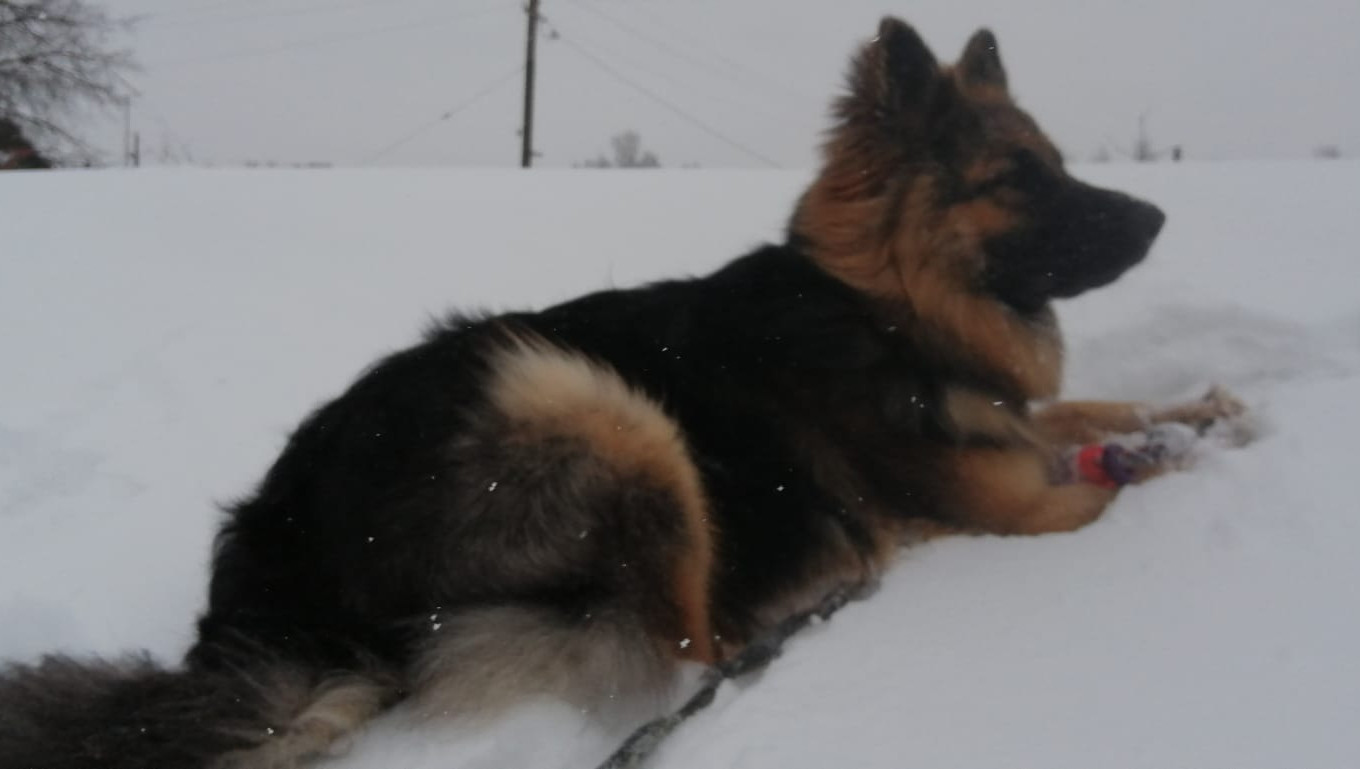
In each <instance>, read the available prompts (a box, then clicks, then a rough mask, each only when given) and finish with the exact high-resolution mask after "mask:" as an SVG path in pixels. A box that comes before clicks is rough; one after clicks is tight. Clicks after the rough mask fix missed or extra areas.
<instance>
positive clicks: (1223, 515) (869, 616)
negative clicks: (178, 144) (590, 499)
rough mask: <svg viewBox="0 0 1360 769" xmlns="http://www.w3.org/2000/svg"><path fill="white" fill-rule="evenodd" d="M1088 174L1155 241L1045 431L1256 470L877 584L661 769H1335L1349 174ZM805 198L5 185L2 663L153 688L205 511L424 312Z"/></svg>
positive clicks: (449, 183) (595, 266)
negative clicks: (1071, 423) (1088, 402)
mask: <svg viewBox="0 0 1360 769" xmlns="http://www.w3.org/2000/svg"><path fill="white" fill-rule="evenodd" d="M1081 173H1082V174H1084V175H1085V176H1087V177H1088V178H1090V179H1092V180H1093V181H1097V182H1100V183H1107V184H1111V185H1116V186H1119V187H1122V188H1125V189H1128V190H1131V191H1134V192H1136V193H1138V194H1142V195H1146V196H1147V197H1149V198H1151V199H1153V200H1155V201H1156V202H1158V203H1159V204H1160V205H1162V206H1163V208H1165V209H1166V210H1167V212H1168V214H1169V215H1170V222H1169V224H1168V226H1167V229H1166V231H1165V233H1164V235H1163V237H1162V240H1161V241H1160V242H1159V244H1158V246H1157V249H1156V251H1155V252H1154V254H1153V256H1152V257H1151V258H1150V259H1149V260H1148V262H1147V263H1146V264H1145V265H1143V266H1141V267H1139V268H1138V269H1136V270H1135V271H1133V272H1132V273H1130V274H1129V275H1128V276H1127V277H1126V278H1124V279H1123V280H1121V281H1120V282H1118V283H1116V284H1115V285H1114V286H1112V287H1110V288H1108V289H1104V290H1102V291H1099V292H1096V293H1093V294H1091V295H1088V296H1086V297H1082V298H1080V299H1077V300H1075V301H1072V302H1069V303H1066V304H1065V305H1064V306H1062V307H1061V308H1060V314H1061V316H1062V319H1063V322H1064V325H1065V328H1066V330H1067V334H1068V339H1069V348H1070V351H1071V355H1070V369H1069V376H1068V393H1069V395H1071V396H1074V397H1105V398H1137V399H1147V400H1152V401H1171V400H1176V399H1181V398H1187V397H1193V396H1196V395H1198V394H1200V393H1202V392H1203V391H1204V390H1205V389H1206V388H1207V387H1208V386H1209V385H1211V384H1214V383H1217V384H1220V385H1223V386H1225V387H1227V388H1229V389H1230V390H1231V391H1233V392H1234V393H1236V394H1237V395H1239V396H1240V397H1242V398H1243V399H1244V400H1245V401H1246V402H1247V403H1248V404H1249V406H1251V408H1252V410H1253V419H1254V424H1255V429H1256V431H1257V436H1256V440H1255V442H1253V443H1251V444H1249V445H1247V446H1244V447H1241V448H1230V447H1228V446H1226V445H1223V444H1222V443H1219V442H1210V443H1208V444H1206V445H1205V446H1201V447H1200V450H1199V451H1198V461H1197V463H1196V465H1195V466H1194V467H1193V468H1192V469H1190V470H1189V471H1187V472H1184V473H1180V474H1176V475H1172V476H1167V477H1164V478H1160V479H1157V480H1156V481H1154V482H1152V483H1149V484H1147V485H1145V486H1141V487H1137V488H1132V489H1128V490H1126V491H1125V492H1123V493H1122V494H1121V495H1120V497H1119V499H1118V500H1117V501H1116V503H1115V505H1114V506H1113V507H1112V508H1111V509H1110V510H1109V512H1108V513H1107V514H1106V515H1105V517H1104V518H1102V519H1101V520H1100V521H1098V522H1097V523H1095V524H1094V525H1092V526H1090V527H1088V528H1086V529H1084V530H1082V531H1080V532H1077V533H1075V534H1071V535H1063V536H1048V537H1043V538H1036V539H996V538H973V539H954V540H945V541H938V542H934V543H931V544H928V545H925V546H922V547H918V548H916V549H914V550H911V551H907V552H905V553H904V554H903V556H902V558H901V560H900V563H899V564H898V565H897V567H896V568H895V569H894V570H893V571H892V572H891V573H890V574H889V575H888V577H887V578H886V580H885V581H884V583H883V585H882V587H881V589H880V590H879V591H878V592H877V593H876V594H875V595H873V596H872V597H870V598H868V599H867V600H864V601H861V602H856V603H853V604H851V605H849V606H847V607H846V608H845V609H843V610H842V611H841V612H840V613H838V614H837V615H836V616H835V617H834V618H833V619H832V620H831V621H830V622H826V623H821V624H817V625H815V626H812V627H810V628H808V629H807V630H805V631H804V632H803V633H801V634H800V635H798V636H797V637H796V638H794V639H793V640H792V642H791V643H790V644H789V645H788V648H787V651H786V654H785V655H784V656H783V657H782V658H780V659H779V660H777V661H776V662H775V663H774V664H773V666H772V667H771V668H770V669H769V670H767V671H766V672H764V673H763V674H759V675H757V676H755V677H753V678H752V679H751V680H746V681H742V682H739V683H737V684H728V685H726V686H724V687H723V689H722V691H721V692H720V693H719V696H718V699H717V701H716V702H715V704H714V705H713V706H711V707H710V708H709V709H708V710H706V711H704V712H703V713H701V714H700V715H699V716H697V717H695V718H694V719H693V720H692V721H690V722H689V723H687V724H685V725H684V726H682V727H681V728H680V729H679V730H678V731H677V732H676V733H675V735H673V736H672V738H671V739H670V740H669V741H668V742H667V744H666V745H665V746H664V747H663V749H662V752H661V753H660V754H659V755H658V757H657V760H656V761H655V762H654V764H653V766H654V767H656V769H680V768H681V767H713V768H714V769H729V768H730V769H738V768H740V769H761V768H769V769H775V768H778V769H803V768H804V767H806V768H808V769H812V768H814V767H815V768H816V769H825V767H830V766H837V767H839V766H850V767H864V768H865V769H880V768H881V769H888V768H889V767H892V768H894V769H896V768H898V767H902V766H920V767H931V769H952V768H958V769H982V768H984V767H985V768H987V769H992V768H994V767H1002V766H1004V767H1008V768H1014V767H1036V768H1037V767H1043V768H1044V769H1066V768H1067V767H1072V768H1073V769H1076V768H1077V767H1080V768H1081V769H1089V767H1092V766H1101V767H1120V768H1121V769H1123V768H1130V769H1132V768H1134V767H1147V768H1148V769H1166V768H1167V767H1180V766H1186V767H1197V768H1198V769H1209V768H1211V767H1224V768H1225V769H1227V768H1228V767H1231V768H1232V769H1249V768H1251V767H1262V768H1264V767H1283V766H1290V767H1295V766H1299V767H1312V768H1316V769H1322V768H1324V767H1338V768H1340V767H1353V766H1356V765H1360V730H1357V729H1356V728H1355V724H1357V723H1360V663H1357V655H1356V653H1355V650H1356V649H1357V648H1360V611H1357V601H1356V599H1355V598H1354V596H1353V594H1352V593H1350V590H1352V589H1353V587H1354V585H1355V584H1357V582H1360V559H1357V558H1356V556H1355V553H1356V550H1357V546H1360V505H1357V504H1356V502H1355V492H1354V477H1355V473H1356V468H1357V467H1360V463H1357V461H1356V458H1357V451H1356V450H1355V448H1354V436H1356V435H1357V434H1360V408H1357V407H1356V405H1355V400H1356V398H1357V396H1360V265H1357V258H1358V257H1360V254H1357V253H1356V245H1355V244H1357V243H1360V216H1357V215H1356V210H1355V201H1356V200H1357V199H1360V164H1357V163H1354V162H1342V161H1338V162H1328V163H1321V162H1319V163H1293V164H1289V163H1240V164H1225V165H1193V164H1187V165H1180V166H1137V167H1134V166H1098V167H1090V168H1085V169H1081ZM806 179H807V175H806V174H804V173H796V172H717V171H659V172H630V173H621V172H616V173H608V172H583V171H561V172H556V171H536V172H533V173H532V174H523V173H515V172H500V171H308V172H302V171H293V172H288V171H222V170H218V171H189V170H160V171H142V172H135V173H129V172H63V173H51V174H3V175H0V212H4V213H3V219H0V238H3V240H2V241H0V242H3V246H2V247H0V328H3V333H0V658H10V659H30V658H33V657H35V656H36V655H38V654H40V653H42V652H45V651H51V650H57V649H60V650H64V651H69V652H76V653H81V654H85V653H98V654H116V653H118V652H120V651H123V650H128V649H134V648H146V649H150V650H151V651H152V652H154V653H155V654H157V655H159V656H160V657H162V658H164V659H166V660H173V659H174V658H175V657H177V656H178V655H179V654H182V653H183V652H184V650H185V649H186V648H187V647H188V645H189V643H190V642H191V640H192V621H193V619H194V615H195V613H196V612H197V610H198V608H199V607H200V605H201V603H202V600H203V595H204V581H205V574H204V568H205V564H206V560H207V555H208V548H209V543H210V540H211V536H212V532H213V529H214V526H215V524H216V522H217V520H218V514H217V512H216V511H215V509H214V507H213V503H214V502H215V501H224V500H229V499H231V498H232V497H233V496H235V495H238V494H240V493H243V492H244V491H246V490H247V489H249V488H250V486H251V484H252V483H253V482H254V481H255V480H256V479H257V478H258V477H259V475H260V474H261V473H262V471H263V470H264V468H265V467H266V466H267V464H268V463H269V461H270V460H271V459H272V457H273V455H274V453H275V452H277V450H278V449H279V448H280V446H281V445H282V441H283V439H284V437H285V435H286V433H287V431H288V430H289V429H290V428H291V426H292V425H293V424H294V423H295V422H296V421H297V420H298V419H299V418H300V417H301V416H302V415H303V413H304V412H305V411H306V410H307V409H308V408H309V407H311V406H312V405H314V404H315V403H317V402H318V401H320V400H321V399H323V398H326V397H329V396H330V395H333V394H335V393H336V392H338V391H339V390H340V389H341V388H342V387H343V386H344V385H345V384H346V382H347V381H348V380H349V379H350V378H352V377H353V376H354V374H355V373H356V372H357V371H359V370H360V369H361V368H362V367H363V366H364V365H365V364H366V363H367V362H369V361H370V360H372V359H373V358H374V357H376V356H377V355H379V354H381V353H383V352H385V351H388V350H391V349H394V348H397V347H400V346H402V345H404V344H407V343H409V342H410V341H412V340H413V339H414V338H415V336H416V334H417V332H418V330H419V328H420V327H421V326H422V325H423V324H424V323H425V322H426V321H427V320H428V318H429V317H431V316H432V315H437V314H439V313H440V312H442V311H443V310H444V309H446V308H449V307H454V306H460V307H477V306H484V307H488V308H491V309H497V308H509V307H519V306H535V305H542V304H544V303H546V302H550V301H553V300H557V299H562V298H566V297H569V296H572V295H574V294H577V293H580V292H582V291H586V290H590V289H593V288H598V287H602V286H606V285H611V284H615V285H629V284H633V283H636V282H638V281H641V280H646V279H651V278H659V277H665V276H673V275H680V274H686V273H700V272H703V271H706V270H708V269H711V268H712V267H714V266H716V265H717V264H719V263H721V262H722V261H723V260H725V259H727V258H729V257H731V256H734V255H736V254H738V253H739V252H741V251H742V250H744V249H746V248H748V247H750V246H752V245H754V244H756V243H757V242H759V241H760V240H762V239H766V238H771V237H775V236H776V235H777V234H778V232H779V230H780V228H781V226H782V224H783V220H784V217H785V216H786V214H787V212H788V210H789V207H790V205H791V204H792V201H793V200H794V199H795V197H796V195H797V194H798V192H799V188H800V186H801V185H802V184H803V183H804V182H805V181H806ZM584 534H585V533H584V532H583V536H584ZM431 622H432V623H435V624H436V627H437V623H436V620H435V619H434V618H432V619H431ZM690 672H691V673H692V672H693V671H690ZM684 688H685V686H684V685H683V684H682V685H681V687H680V692H683V690H684ZM636 715H637V717H639V718H641V717H642V716H643V715H644V714H642V713H638V714H636ZM629 725H631V724H627V723H616V724H613V725H601V724H599V723H597V721H596V720H595V719H593V718H592V717H590V716H589V715H587V714H581V713H578V712H575V711H573V710H571V709H570V708H568V707H567V706H566V705H563V704H561V703H554V702H531V703H527V704H526V705H525V706H524V707H523V708H520V709H517V710H516V711H514V712H512V713H510V714H508V715H506V716H505V717H503V718H498V719H495V720H493V721H489V722H478V723H464V724H445V723H433V722H417V721H415V720H413V719H412V717H411V716H410V715H409V714H406V713H403V712H400V711H399V712H397V713H395V714H392V715H391V716H388V717H386V718H384V719H382V720H380V721H379V722H378V723H376V724H375V725H374V726H373V728H372V729H371V730H370V731H369V732H368V733H367V734H365V735H364V736H363V737H362V738H360V739H359V740H358V741H357V743H356V744H355V745H354V746H353V749H352V750H351V752H350V753H349V754H348V755H347V756H345V757H343V758H340V759H337V760H335V761H333V762H331V763H329V764H328V765H327V767H328V769H370V768H372V769H377V768H379V767H381V768H382V769H398V768H399V767H401V768H406V767H409V768H410V769H435V768H436V767H438V769H448V767H451V766H459V767H488V768H489V767H503V766H515V767H524V768H526V769H535V768H538V767H542V768H543V769H548V768H549V767H552V768H554V769H555V768H556V767H563V768H564V769H565V768H567V767H572V768H575V767H584V768H586V769H589V768H590V767H593V766H594V765H595V763H597V762H598V761H599V760H600V759H601V758H603V757H604V756H605V755H606V754H608V753H609V752H610V751H611V750H612V749H613V747H614V746H615V745H617V743H618V742H619V741H620V740H622V738H623V737H624V736H626V733H627V727H628V726H629Z"/></svg>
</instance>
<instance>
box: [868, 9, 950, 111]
mask: <svg viewBox="0 0 1360 769" xmlns="http://www.w3.org/2000/svg"><path fill="white" fill-rule="evenodd" d="M939 74H940V65H939V63H938V62H936V60H935V55H934V54H932V53H931V52H930V49H929V48H927V47H926V44H925V41H924V40H922V39H921V36H920V35H918V34H917V33H916V30H914V29H912V28H911V27H910V26H909V25H907V24H906V23H905V22H903V21H902V20H900V19H895V18H893V17H891V16H886V17H884V18H883V21H881V22H880V23H879V25H878V36H877V37H875V38H874V39H873V40H871V41H869V42H868V43H866V44H865V45H864V47H863V48H861V49H860V51H859V54H858V55H857V56H856V57H855V60H854V64H853V65H852V66H851V70H850V101H851V103H852V104H853V105H854V106H856V107H858V108H859V109H857V110H855V111H856V112H860V111H861V110H864V111H868V110H872V114H874V115H877V116H899V115H903V114H910V113H912V112H915V111H918V110H921V109H923V108H924V107H925V106H926V105H927V104H928V103H929V100H930V96H931V95H932V93H933V92H934V90H935V87H936V85H937V82H938V80H939Z"/></svg>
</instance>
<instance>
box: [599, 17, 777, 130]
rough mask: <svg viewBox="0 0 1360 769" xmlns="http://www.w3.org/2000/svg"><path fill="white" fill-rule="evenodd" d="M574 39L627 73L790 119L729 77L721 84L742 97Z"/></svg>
mask: <svg viewBox="0 0 1360 769" xmlns="http://www.w3.org/2000/svg"><path fill="white" fill-rule="evenodd" d="M573 4H574V5H576V6H578V7H581V8H583V9H588V8H589V7H588V6H585V5H582V4H581V3H579V2H574V0H573ZM575 37H576V39H577V40H578V41H581V42H583V43H589V44H590V45H591V46H592V47H593V48H594V49H595V51H596V52H597V54H598V55H601V56H603V55H609V56H610V57H611V59H612V60H613V61H615V62H617V63H619V64H620V65H621V66H626V67H627V68H628V69H629V71H642V72H647V73H650V74H652V75H654V76H656V77H659V78H661V79H662V80H665V81H667V82H670V83H674V84H676V85H679V86H681V87H683V88H686V89H688V90H690V91H695V92H698V93H699V94H701V95H702V98H704V99H708V100H711V101H714V102H721V103H723V104H725V105H728V106H733V107H736V108H738V109H741V110H745V111H748V112H750V113H752V114H754V115H759V116H760V117H763V118H765V119H767V120H773V121H783V120H787V119H788V118H789V117H790V113H789V112H785V113H784V114H782V115H780V114H775V112H776V111H772V110H769V109H765V107H766V106H769V105H768V104H767V103H764V102H762V101H760V100H757V99H753V98H750V96H749V94H747V93H746V88H744V87H743V86H742V85H740V84H737V83H734V82H732V80H731V78H730V77H726V78H725V80H724V81H723V82H724V83H725V84H726V85H729V86H731V87H732V88H734V89H736V90H738V91H741V92H743V95H741V96H731V95H727V94H724V93H722V92H721V91H719V90H718V89H715V88H712V87H707V86H705V85H702V84H697V83H695V82H693V81H690V80H687V79H685V78H679V77H676V76H675V75H672V74H670V73H668V72H665V71H662V70H659V69H657V68H656V67H654V66H650V65H648V64H644V63H641V62H639V61H638V60H637V59H636V58H634V57H631V56H628V55H625V54H622V53H620V52H619V51H618V49H617V48H614V49H613V50H610V48H609V47H606V46H603V45H601V44H600V43H599V41H598V40H592V39H587V38H583V37H581V36H579V35H575ZM686 61H694V60H693V59H686ZM694 74H696V75H701V76H704V75H705V74H707V73H698V72H695V73H694ZM707 76H708V77H712V75H711V74H708V75H707Z"/></svg>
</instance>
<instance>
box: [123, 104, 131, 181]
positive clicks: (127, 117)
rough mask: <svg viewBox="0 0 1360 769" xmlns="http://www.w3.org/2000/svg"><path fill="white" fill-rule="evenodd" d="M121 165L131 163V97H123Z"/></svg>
mask: <svg viewBox="0 0 1360 769" xmlns="http://www.w3.org/2000/svg"><path fill="white" fill-rule="evenodd" d="M123 165H124V166H130V165H132V97H131V96H124V97H123Z"/></svg>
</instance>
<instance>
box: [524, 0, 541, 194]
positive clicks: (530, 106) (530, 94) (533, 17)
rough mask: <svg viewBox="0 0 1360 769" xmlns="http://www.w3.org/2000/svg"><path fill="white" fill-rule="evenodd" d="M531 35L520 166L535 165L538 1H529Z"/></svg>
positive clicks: (529, 36)
mask: <svg viewBox="0 0 1360 769" xmlns="http://www.w3.org/2000/svg"><path fill="white" fill-rule="evenodd" d="M526 10H527V11H528V13H529V34H528V42H527V44H526V46H525V52H524V125H523V126H522V127H521V128H520V138H521V139H522V142H523V143H522V144H521V145H520V152H519V164H520V167H521V168H528V167H529V166H531V165H533V163H534V58H535V54H536V49H537V47H538V0H529V5H528V8H527V9H526Z"/></svg>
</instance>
